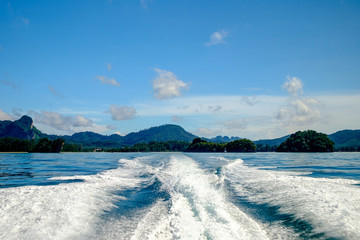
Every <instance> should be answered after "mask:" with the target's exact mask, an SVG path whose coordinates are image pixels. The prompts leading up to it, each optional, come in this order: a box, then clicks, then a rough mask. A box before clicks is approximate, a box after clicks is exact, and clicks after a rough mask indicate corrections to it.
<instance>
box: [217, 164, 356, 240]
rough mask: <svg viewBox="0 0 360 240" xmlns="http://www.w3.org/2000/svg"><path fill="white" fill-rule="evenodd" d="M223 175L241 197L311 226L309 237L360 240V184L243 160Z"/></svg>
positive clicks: (230, 166) (232, 165)
mask: <svg viewBox="0 0 360 240" xmlns="http://www.w3.org/2000/svg"><path fill="white" fill-rule="evenodd" d="M223 174H224V177H225V178H226V180H227V181H229V183H230V186H231V187H232V188H233V189H234V190H235V192H236V194H237V195H238V196H239V197H243V198H245V199H246V200H247V201H249V202H252V203H256V204H263V205H267V206H270V207H276V208H277V213H278V214H285V215H288V216H290V217H292V218H293V222H296V221H298V222H299V221H304V222H305V223H307V224H310V226H311V234H310V235H308V236H307V237H316V238H325V239H327V238H337V239H360V228H359V223H360V211H359V202H360V188H359V187H358V186H356V184H359V181H355V180H346V179H327V178H311V177H305V176H300V175H299V174H298V173H294V172H280V171H271V170H260V169H258V168H255V167H250V166H246V165H245V164H244V162H243V161H242V160H241V159H238V160H236V161H233V162H231V163H229V164H228V165H227V166H225V167H224V168H223Z"/></svg>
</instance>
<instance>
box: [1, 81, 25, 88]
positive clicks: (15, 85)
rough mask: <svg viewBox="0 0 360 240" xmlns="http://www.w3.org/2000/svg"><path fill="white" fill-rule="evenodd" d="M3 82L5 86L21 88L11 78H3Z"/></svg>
mask: <svg viewBox="0 0 360 240" xmlns="http://www.w3.org/2000/svg"><path fill="white" fill-rule="evenodd" d="M1 83H2V84H3V85H5V86H8V87H11V88H12V89H14V90H19V89H20V86H19V85H17V84H16V83H14V82H12V81H9V80H1Z"/></svg>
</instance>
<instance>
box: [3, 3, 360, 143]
mask: <svg viewBox="0 0 360 240" xmlns="http://www.w3.org/2000/svg"><path fill="white" fill-rule="evenodd" d="M359 103H360V1H357V0H354V1H350V0H320V1H306V0H301V1H300V0H299V1H297V0H294V1H278V0H274V1H265V0H264V1H258V0H226V1H214V0H207V1H200V0H194V1H190V0H173V1H165V0H98V1H85V0H83V1H82V0H79V1H68V0H62V1H47V0H36V1H25V0H16V1H15V0H0V120H15V119H19V118H20V117H21V116H22V115H29V116H31V117H32V118H33V120H34V125H35V126H36V127H37V128H38V129H40V130H41V131H42V132H44V133H48V134H59V135H70V134H73V133H75V132H82V131H93V132H97V133H101V134H104V135H110V134H113V133H116V134H120V135H125V134H128V133H130V132H137V131H140V130H143V129H147V128H150V127H153V126H159V125H163V124H177V125H180V126H182V127H183V128H184V129H185V130H187V131H189V132H191V133H193V134H195V135H197V136H200V137H215V136H218V135H222V136H225V135H226V136H237V137H243V138H249V139H251V140H258V139H269V138H277V137H282V136H284V135H287V134H291V133H294V132H296V131H300V130H307V129H313V130H315V131H319V132H323V133H327V134H331V133H334V132H336V131H339V130H343V129H359V128H360V106H359Z"/></svg>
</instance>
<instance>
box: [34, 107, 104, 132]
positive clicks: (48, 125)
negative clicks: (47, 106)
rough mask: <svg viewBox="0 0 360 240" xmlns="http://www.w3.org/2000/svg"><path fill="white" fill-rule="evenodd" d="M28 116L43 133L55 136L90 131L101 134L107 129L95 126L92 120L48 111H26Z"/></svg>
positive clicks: (102, 126)
mask: <svg viewBox="0 0 360 240" xmlns="http://www.w3.org/2000/svg"><path fill="white" fill-rule="evenodd" d="M28 114H29V115H30V116H31V117H33V119H34V124H35V125H36V126H40V128H41V129H45V132H46V133H48V131H49V132H52V133H53V132H55V133H56V134H67V133H74V132H84V131H92V132H97V133H103V132H106V131H108V130H109V129H108V128H107V126H105V125H98V124H95V123H94V121H93V120H91V119H88V118H86V117H84V116H81V115H76V116H66V115H63V114H61V113H57V112H49V111H41V112H36V111H28Z"/></svg>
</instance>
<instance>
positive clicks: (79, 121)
mask: <svg viewBox="0 0 360 240" xmlns="http://www.w3.org/2000/svg"><path fill="white" fill-rule="evenodd" d="M92 124H93V121H92V120H90V119H87V118H85V117H83V116H80V115H78V116H75V117H74V119H73V126H74V127H88V126H91V125H92Z"/></svg>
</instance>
